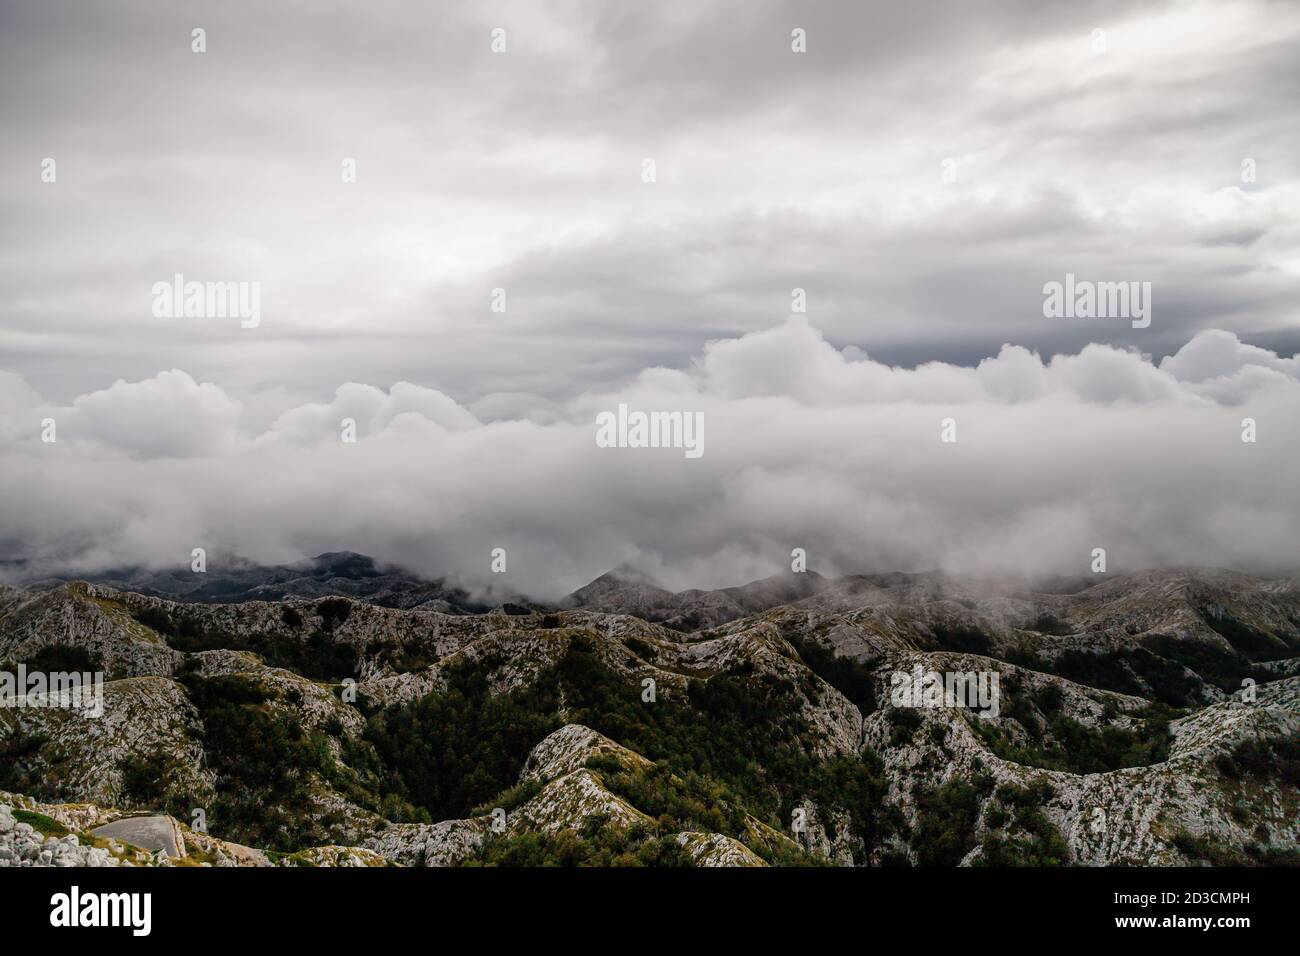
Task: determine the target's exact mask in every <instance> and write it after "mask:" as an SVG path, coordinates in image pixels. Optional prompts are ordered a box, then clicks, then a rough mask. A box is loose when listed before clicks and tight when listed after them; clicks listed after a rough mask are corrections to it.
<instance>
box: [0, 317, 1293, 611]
mask: <svg viewBox="0 0 1300 956" xmlns="http://www.w3.org/2000/svg"><path fill="white" fill-rule="evenodd" d="M619 403H626V404H627V405H628V407H629V408H632V409H640V410H645V411H654V410H664V411H682V412H696V411H698V412H703V414H704V419H705V421H706V422H707V443H706V446H705V448H706V451H705V454H704V455H703V456H702V457H700V458H698V459H688V458H686V457H684V456H683V454H682V452H681V451H680V450H678V449H671V448H599V447H597V445H596V442H595V440H594V436H595V420H596V416H597V415H598V414H599V413H600V412H602V411H611V410H613V409H615V408H617V406H618V404H619ZM265 405H266V398H265V396H257V395H253V396H235V395H232V394H229V393H228V392H227V391H226V390H225V389H223V388H222V387H221V386H220V385H217V384H212V383H199V382H196V381H194V379H193V378H192V377H191V376H190V375H188V374H187V373H185V372H183V371H180V370H171V371H165V372H161V373H159V374H158V375H157V376H155V377H153V378H149V379H146V380H144V381H139V382H124V381H119V382H116V383H115V384H113V385H112V386H110V387H109V388H107V389H104V390H102V391H98V392H94V393H90V394H86V395H82V396H79V397H77V398H76V399H75V400H74V401H73V402H72V403H71V404H70V405H67V406H53V405H49V404H47V403H45V402H44V401H43V400H42V399H41V397H40V396H39V395H38V394H37V393H36V392H35V391H34V390H33V389H32V388H31V387H30V386H29V385H28V384H27V383H26V382H24V381H23V380H22V379H21V378H19V377H18V376H16V375H13V374H10V373H4V372H0V440H3V443H4V451H3V452H2V453H0V494H3V499H4V502H5V507H4V508H3V510H2V511H0V558H5V559H9V560H24V561H27V562H30V563H32V564H34V565H35V566H37V567H39V568H41V569H43V570H60V571H68V570H73V571H76V570H92V569H101V568H105V567H111V566H120V565H124V564H144V565H149V566H154V567H163V566H176V567H188V563H189V554H190V550H191V549H192V548H195V547H204V548H206V549H207V550H208V553H209V554H210V555H212V554H220V553H233V554H239V555H242V556H245V557H248V558H251V559H254V560H259V561H268V562H275V561H289V560H295V559H298V558H300V557H302V556H304V555H307V554H314V553H318V552H321V551H328V550H338V549H343V548H347V549H352V550H356V551H362V552H365V553H368V554H371V555H373V556H374V557H376V558H377V559H379V560H381V561H388V562H393V563H396V564H399V565H402V566H404V567H407V568H409V569H411V570H413V571H417V572H420V573H423V574H427V575H430V576H438V575H449V576H451V577H453V578H454V579H457V580H459V581H461V582H463V583H465V584H467V585H469V586H481V585H483V584H486V583H489V582H490V583H494V584H498V585H502V586H507V587H511V588H515V589H517V590H520V591H523V592H525V593H530V594H535V595H538V596H540V597H555V596H557V595H559V594H562V593H564V592H566V591H568V590H571V589H572V588H574V587H576V586H579V585H581V584H583V583H585V582H586V581H587V580H589V579H590V578H591V577H593V576H595V575H596V574H599V573H600V572H602V571H604V570H606V569H608V568H610V567H612V566H614V565H616V564H619V563H620V562H631V563H633V564H636V565H638V566H640V567H642V568H644V569H645V570H647V571H649V572H651V573H653V574H655V575H656V576H657V577H659V578H660V579H661V580H663V581H664V582H665V583H666V584H668V585H670V586H674V587H687V586H721V585H726V584H734V583H738V582H740V581H743V580H747V579H749V578H752V577H758V576H762V575H766V574H770V573H773V572H775V571H778V570H780V569H782V568H787V567H788V566H789V554H790V550H791V549H792V548H795V547H801V548H805V549H806V550H807V552H808V556H809V566H810V567H811V568H813V569H816V570H820V571H822V572H823V573H851V572H866V571H885V570H921V569H927V568H935V567H940V568H945V569H948V570H951V571H954V572H962V573H966V572H971V573H988V574H999V573H1016V574H1026V573H1027V574H1035V573H1079V572H1085V571H1087V569H1088V564H1089V560H1090V552H1091V550H1092V549H1093V548H1095V547H1104V548H1106V550H1107V554H1108V560H1109V568H1110V570H1112V571H1123V570H1128V569H1135V568H1139V567H1150V566H1170V565H1183V564H1197V565H1222V566H1227V567H1233V568H1238V569H1241V570H1247V571H1255V572H1263V573H1292V572H1294V571H1295V570H1296V569H1297V568H1298V567H1300V534H1298V533H1297V532H1300V498H1298V497H1297V495H1296V494H1295V489H1296V488H1297V487H1300V365H1298V363H1297V361H1296V359H1295V358H1286V357H1281V356H1278V355H1276V354H1274V353H1272V352H1269V351H1267V350H1264V349H1260V348H1255V347H1252V346H1249V345H1245V344H1243V343H1241V342H1240V341H1239V340H1238V339H1237V338H1236V336H1235V335H1233V334H1231V333H1228V332H1222V331H1210V332H1204V333H1201V334H1200V335H1197V336H1196V337H1195V338H1194V339H1193V340H1192V341H1190V342H1189V343H1187V344H1186V345H1185V346H1184V347H1183V348H1182V349H1181V350H1179V351H1178V352H1177V353H1176V354H1173V355H1170V356H1169V357H1167V358H1165V359H1164V360H1163V361H1161V362H1160V363H1159V364H1158V365H1157V364H1153V363H1152V362H1150V361H1149V360H1147V359H1146V358H1144V357H1143V356H1141V355H1139V354H1137V353H1136V352H1130V351H1124V350H1120V349H1116V348H1112V347H1109V346H1104V345H1090V346H1087V347H1086V348H1084V349H1083V350H1081V351H1080V352H1079V353H1078V354H1075V355H1057V356H1055V357H1052V358H1051V359H1049V360H1046V361H1045V360H1043V359H1042V358H1041V357H1040V356H1038V355H1036V354H1034V353H1033V352H1030V351H1028V350H1026V349H1023V348H1019V347H1017V346H1013V345H1007V346H1004V347H1003V348H1002V349H1001V351H1000V352H999V353H998V354H997V355H996V356H993V357H990V358H987V359H985V360H983V361H981V362H979V363H978V364H976V365H974V366H973V367H965V366H956V365H948V364H943V363H929V364H925V365H921V366H919V367H917V368H913V369H907V368H896V367H891V366H888V365H884V364H881V363H878V362H875V361H872V360H871V359H870V358H869V357H867V356H865V355H863V354H862V353H861V352H859V351H858V350H856V349H847V350H844V351H839V350H836V349H835V348H833V347H832V346H831V345H830V344H828V343H827V342H826V341H825V339H824V338H823V337H822V335H821V334H820V333H819V332H818V331H817V330H816V329H815V328H813V327H811V326H810V325H808V324H807V323H806V322H805V321H802V320H801V319H799V318H791V319H790V320H789V321H787V322H786V323H785V324H783V325H781V326H779V327H777V328H773V329H770V330H767V331H763V332H757V333H752V334H749V335H744V336H741V337H739V338H735V339H727V340H722V341H717V342H713V343H710V344H709V345H708V346H707V347H706V348H705V349H704V351H703V352H702V354H700V355H699V356H698V357H697V358H696V360H695V361H694V362H693V363H692V365H691V367H689V368H687V369H680V370H677V369H664V368H651V369H646V370H645V371H643V372H641V373H640V374H639V375H637V376H636V377H635V378H634V379H632V380H631V381H629V382H627V383H626V384H625V386H624V387H622V388H619V389H618V390H616V391H614V392H611V393H602V394H595V393H584V394H581V395H577V396H574V397H572V398H571V399H569V400H567V401H565V402H562V403H559V404H557V403H555V402H549V401H543V400H540V399H535V398H534V397H532V396H528V395H500V396H489V397H488V398H486V399H483V400H480V401H478V402H476V403H475V404H474V408H475V410H476V411H471V410H470V409H468V408H466V407H464V406H462V405H461V404H459V403H458V402H456V401H455V400H454V399H453V398H452V397H450V396H448V395H446V394H444V393H442V392H440V391H437V390H436V389H432V388H427V387H423V386H419V385H414V384H410V383H406V382H401V383H398V384H396V385H394V386H392V387H391V388H389V389H387V390H385V389H382V388H378V387H375V386H373V385H366V384H357V383H347V384H345V385H342V386H340V387H339V388H338V390H337V391H336V393H335V394H334V396H333V397H332V398H330V399H329V400H328V401H324V402H319V403H310V404H297V405H294V406H292V407H287V408H280V409H277V410H275V411H274V412H273V413H272V414H271V415H269V416H267V414H266V411H265ZM252 408H256V409H257V412H256V414H251V413H250V409H252ZM476 412H477V413H476ZM949 418H950V419H953V420H954V422H955V429H956V438H957V440H956V442H955V443H945V442H942V441H941V440H940V435H941V422H942V421H943V420H944V419H949ZM1245 418H1250V419H1253V420H1254V422H1255V427H1256V431H1257V436H1258V438H1257V441H1255V442H1254V443H1245V442H1243V441H1242V429H1243V426H1242V420H1243V419H1245ZM45 419H53V420H54V423H55V424H54V427H55V434H56V437H57V441H55V442H53V443H48V442H43V441H42V432H43V430H44V429H43V426H42V422H43V420H45ZM343 419H350V420H352V421H354V422H355V430H356V435H357V440H356V442H355V443H346V442H344V441H342V440H341V437H340V436H341V434H342V431H343V426H342V424H341V423H342V420H343ZM261 421H269V425H267V424H255V422H261ZM497 547H501V548H505V549H506V553H507V556H508V560H507V572H506V574H505V575H493V574H491V573H490V571H489V567H490V561H491V551H492V549H493V548H497Z"/></svg>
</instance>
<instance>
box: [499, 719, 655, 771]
mask: <svg viewBox="0 0 1300 956" xmlns="http://www.w3.org/2000/svg"><path fill="white" fill-rule="evenodd" d="M593 757H608V758H611V759H613V760H616V761H617V762H619V763H620V764H622V765H624V766H626V767H629V768H633V769H634V768H638V767H647V766H649V765H650V761H648V760H646V759H645V758H644V757H642V756H641V755H640V754H638V753H633V752H632V751H631V750H628V749H627V748H626V747H620V746H619V745H618V744H616V743H614V741H612V740H610V739H609V738H608V737H606V736H604V735H603V734H598V733H596V731H594V730H592V729H591V728H590V727H583V726H582V725H581V724H569V725H568V726H566V727H561V728H560V729H559V730H557V731H555V733H553V734H551V735H550V736H549V737H547V738H546V739H545V740H543V741H542V742H541V743H539V744H538V745H537V746H536V747H534V748H533V752H532V753H530V754H529V755H528V759H527V761H525V762H524V769H523V770H522V771H521V772H520V774H519V779H520V781H526V780H534V781H537V782H539V783H544V782H546V781H548V780H553V779H555V778H556V777H563V776H565V775H566V774H570V773H573V772H574V771H576V770H581V769H582V768H583V767H584V766H586V764H587V761H588V760H590V759H591V758H593Z"/></svg>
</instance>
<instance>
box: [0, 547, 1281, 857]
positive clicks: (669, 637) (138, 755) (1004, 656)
mask: <svg viewBox="0 0 1300 956" xmlns="http://www.w3.org/2000/svg"><path fill="white" fill-rule="evenodd" d="M19 665H22V666H23V667H25V668H27V669H28V671H35V670H43V671H60V670H66V671H74V670H75V671H102V672H104V673H105V675H106V679H107V683H106V684H105V685H104V712H103V716H102V717H98V718H87V717H85V716H83V715H81V714H78V713H76V712H73V711H70V710H67V709H62V708H41V707H25V708H18V707H5V708H0V865H3V864H4V863H6V862H11V863H19V864H30V865H39V864H40V863H42V862H53V863H57V862H59V861H61V860H62V861H65V863H66V865H85V864H92V863H99V864H103V865H122V864H123V863H131V864H132V865H141V864H142V863H157V864H164V865H177V864H199V865H202V864H209V865H276V864H278V865H336V864H337V865H401V866H412V865H440V866H450V865H530V864H542V863H560V864H583V865H622V864H638V865H641V864H647V865H753V866H763V865H901V866H908V865H912V866H915V865H992V866H1000V865H1186V864H1220V865H1223V864H1280V863H1294V862H1296V861H1297V859H1300V814H1298V813H1297V810H1300V791H1298V789H1297V788H1298V787H1300V733H1298V731H1300V578H1296V577H1291V578H1281V579H1265V578H1258V577H1252V576H1249V575H1245V574H1239V573H1235V572H1232V571H1226V570H1220V569H1204V568H1178V569H1166V570H1153V571H1145V572H1139V573H1133V574H1120V575H1110V576H1107V577H1104V578H1100V579H1090V578H1081V579H1078V580H1056V581H1051V582H1048V583H1042V582H1038V583H1032V582H996V581H990V580H981V579H973V578H961V577H955V576H951V575H946V574H942V573H938V572H933V573H923V574H901V573H899V574H883V575H866V576H862V575H855V576H847V577H839V578H829V577H823V576H820V575H818V574H816V573H813V572H807V573H793V572H792V573H787V574H783V575H777V576H774V577H770V578H766V579H763V580H760V581H755V582H751V583H749V584H746V585H743V586H738V587H730V588H722V589H718V590H687V591H680V592H673V591H671V590H668V589H666V588H663V587H661V586H660V585H658V584H657V583H656V582H654V581H653V580H652V579H650V578H649V577H647V576H646V575H644V574H642V573H640V572H639V571H637V570H636V569H635V568H630V567H620V568H617V569H614V570H613V571H610V572H609V573H607V574H604V575H602V576H601V577H599V578H597V579H596V580H594V581H592V582H591V583H590V584H588V585H586V586H584V587H582V588H580V589H578V590H577V591H574V592H573V593H572V594H570V595H568V596H567V597H566V598H564V599H562V600H561V601H558V602H555V603H554V604H544V603H539V602H535V601H531V600H528V599H527V598H525V597H522V596H520V595H516V594H512V593H509V592H507V591H504V590H503V591H500V592H499V593H494V594H489V595H471V594H469V593H468V592H466V591H464V590H462V589H459V588H457V587H454V586H449V585H447V584H446V583H445V582H441V581H433V582H430V581H423V580H420V579H418V578H415V577H413V576H410V575H406V574H404V573H403V572H401V571H399V570H396V569H391V568H382V567H379V566H377V565H376V564H375V562H373V561H372V560H371V559H369V558H367V557H365V556H362V555H357V554H352V553H349V552H342V553H332V554H325V555H320V556H318V557H317V558H314V559H311V560H310V561H306V562H302V563H300V564H296V565H292V566H283V567H265V566H259V565H253V564H243V565H240V566H238V567H234V568H233V569H227V570H223V571H221V572H219V573H218V572H212V573H208V574H194V573H191V572H189V571H188V570H186V571H183V572H176V573H159V572H154V571H145V570H132V569H127V570H121V571H117V572H113V573H111V574H106V575H100V576H99V577H97V578H95V579H94V580H90V581H87V580H62V579H54V578H47V579H43V580H36V581H28V582H25V584H24V586H22V587H0V670H6V669H8V670H14V669H16V668H17V667H18V666H19ZM909 675H912V676H919V675H936V677H937V678H938V679H939V680H943V679H944V678H950V677H951V676H952V675H971V676H972V677H974V676H980V677H981V678H985V679H992V681H994V682H995V693H996V695H997V699H996V702H995V703H996V706H995V707H993V708H989V707H982V708H981V707H977V706H976V705H975V702H974V701H973V700H969V699H967V700H945V699H938V700H927V701H925V702H921V701H920V699H919V696H918V697H917V698H912V699H908V698H906V695H903V696H901V697H900V694H899V687H900V681H904V682H906V680H907V679H908V676H909ZM984 703H987V702H984ZM6 807H7V808H8V809H7V810H6V809H4V808H6ZM160 833H161V834H165V835H167V836H166V837H165V839H164V838H162V837H157V834H160ZM92 851H94V852H92ZM67 861H71V862H67Z"/></svg>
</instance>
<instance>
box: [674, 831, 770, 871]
mask: <svg viewBox="0 0 1300 956" xmlns="http://www.w3.org/2000/svg"><path fill="white" fill-rule="evenodd" d="M676 839H677V842H678V843H680V844H681V845H682V846H683V847H684V848H685V850H686V852H687V853H688V854H689V855H690V858H691V861H692V862H693V863H694V864H695V865H696V866H767V864H766V863H765V862H763V858H762V857H760V856H758V855H757V854H755V853H754V851H753V850H751V849H750V848H749V847H747V846H745V844H743V843H741V842H740V841H739V840H734V839H732V838H731V837H729V836H723V835H722V834H720V833H693V832H686V833H679V834H677V838H676Z"/></svg>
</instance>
